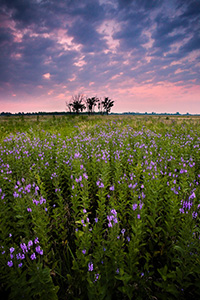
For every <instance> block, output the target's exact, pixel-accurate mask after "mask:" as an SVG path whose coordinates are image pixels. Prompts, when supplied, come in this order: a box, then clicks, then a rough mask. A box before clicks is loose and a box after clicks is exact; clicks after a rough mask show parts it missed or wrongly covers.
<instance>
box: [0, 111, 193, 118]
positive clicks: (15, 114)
mask: <svg viewBox="0 0 200 300" xmlns="http://www.w3.org/2000/svg"><path fill="white" fill-rule="evenodd" d="M80 114H81V115H87V114H88V113H87V112H82V113H80ZM100 114H101V113H100V112H94V115H100ZM40 115H45V116H48V115H50V116H52V115H76V113H75V112H65V111H54V112H44V111H41V112H31V113H29V112H28V113H24V112H18V113H10V112H1V113H0V116H5V117H9V116H40ZM111 115H140V116H152V115H154V116H199V114H189V113H186V114H180V113H179V112H176V113H155V112H152V113H147V112H145V113H139V112H124V113H111Z"/></svg>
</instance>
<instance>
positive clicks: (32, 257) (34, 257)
mask: <svg viewBox="0 0 200 300" xmlns="http://www.w3.org/2000/svg"><path fill="white" fill-rule="evenodd" d="M31 259H32V260H34V259H36V255H35V252H34V253H33V254H32V255H31Z"/></svg>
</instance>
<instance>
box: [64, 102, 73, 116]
mask: <svg viewBox="0 0 200 300" xmlns="http://www.w3.org/2000/svg"><path fill="white" fill-rule="evenodd" d="M65 103H66V106H67V108H68V110H69V113H70V114H71V112H72V105H71V103H70V102H67V101H66V102H65Z"/></svg>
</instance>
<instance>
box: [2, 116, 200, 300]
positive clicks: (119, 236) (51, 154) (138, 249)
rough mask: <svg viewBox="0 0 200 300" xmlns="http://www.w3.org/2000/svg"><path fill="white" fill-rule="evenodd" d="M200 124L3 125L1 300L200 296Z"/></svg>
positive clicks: (141, 120)
mask: <svg viewBox="0 0 200 300" xmlns="http://www.w3.org/2000/svg"><path fill="white" fill-rule="evenodd" d="M199 185H200V117H198V116H196V117H192V116H168V117H166V116H148V115H146V116H115V115H110V116H100V115H93V116H87V115H79V116H74V115H72V116H71V115H63V116H42V115H39V116H20V117H19V116H11V117H1V118H0V201H1V209H0V248H1V251H0V268H1V272H0V296H1V299H14V300H15V299H16V300H18V299H27V300H28V299H33V300H38V299H41V300H56V299H61V300H65V299H83V300H87V299H91V300H93V299H95V300H97V299H98V300H111V299H115V300H117V299H120V300H123V299H138V300H140V299H141V300H142V299H152V300H153V299H154V300H156V299H158V300H160V299H166V300H167V299H191V298H192V297H195V299H200V228H199V225H200V223H199V222H200V187H199Z"/></svg>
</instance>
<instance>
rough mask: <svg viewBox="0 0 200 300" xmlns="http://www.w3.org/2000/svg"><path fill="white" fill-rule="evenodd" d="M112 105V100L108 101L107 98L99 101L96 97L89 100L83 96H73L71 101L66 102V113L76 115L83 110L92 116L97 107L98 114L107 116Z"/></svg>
mask: <svg viewBox="0 0 200 300" xmlns="http://www.w3.org/2000/svg"><path fill="white" fill-rule="evenodd" d="M113 105H114V100H111V99H109V97H104V99H103V100H101V99H99V98H98V97H97V96H95V97H91V98H89V97H85V96H84V95H83V94H77V95H74V96H72V99H71V101H69V102H67V101H66V106H67V109H68V111H69V112H70V113H72V112H74V113H76V114H79V113H80V112H83V111H84V110H85V109H87V112H88V114H93V113H94V112H95V107H96V106H97V107H98V111H99V113H101V114H107V115H108V114H109V112H110V111H111V108H112V107H113Z"/></svg>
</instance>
